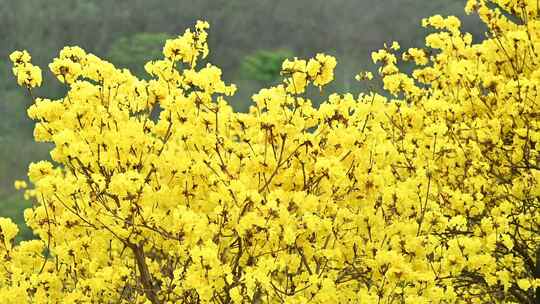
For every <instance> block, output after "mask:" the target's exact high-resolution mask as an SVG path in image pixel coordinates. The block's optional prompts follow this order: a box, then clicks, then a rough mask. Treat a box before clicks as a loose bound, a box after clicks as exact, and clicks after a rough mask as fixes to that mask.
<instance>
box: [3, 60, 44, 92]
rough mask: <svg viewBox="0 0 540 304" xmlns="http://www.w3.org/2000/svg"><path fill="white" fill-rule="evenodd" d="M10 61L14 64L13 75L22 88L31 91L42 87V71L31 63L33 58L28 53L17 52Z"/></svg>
mask: <svg viewBox="0 0 540 304" xmlns="http://www.w3.org/2000/svg"><path fill="white" fill-rule="evenodd" d="M9 59H10V60H11V62H12V63H13V74H14V75H15V77H16V78H17V83H18V84H19V85H20V86H24V87H26V88H28V89H31V88H35V87H39V86H40V85H41V81H42V78H41V69H40V68H39V67H38V66H35V65H33V64H32V63H30V60H31V56H30V54H28V52H27V51H15V52H13V53H11V55H10V56H9Z"/></svg>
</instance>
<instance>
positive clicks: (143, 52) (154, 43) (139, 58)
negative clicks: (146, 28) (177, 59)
mask: <svg viewBox="0 0 540 304" xmlns="http://www.w3.org/2000/svg"><path fill="white" fill-rule="evenodd" d="M169 38H172V37H171V36H170V35H168V34H165V33H136V34H134V35H131V36H128V37H121V38H119V39H117V40H116V41H114V42H113V44H112V45H111V47H110V49H109V52H108V53H107V58H108V59H109V60H110V61H111V63H113V64H114V65H115V66H117V67H121V68H127V69H129V70H130V71H131V72H133V73H134V74H135V75H136V76H138V77H142V78H147V77H148V75H146V72H145V70H144V64H145V63H146V62H148V61H150V60H156V59H159V58H161V57H162V56H163V55H162V53H161V48H159V46H160V45H164V43H165V41H166V40H167V39H169Z"/></svg>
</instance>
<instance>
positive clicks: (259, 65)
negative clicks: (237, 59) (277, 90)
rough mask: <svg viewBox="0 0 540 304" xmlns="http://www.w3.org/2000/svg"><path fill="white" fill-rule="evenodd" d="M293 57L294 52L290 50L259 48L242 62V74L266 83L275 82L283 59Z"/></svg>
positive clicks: (245, 77)
mask: <svg viewBox="0 0 540 304" xmlns="http://www.w3.org/2000/svg"><path fill="white" fill-rule="evenodd" d="M291 57H293V52H291V51H289V50H258V51H256V52H254V53H252V54H251V55H248V56H246V57H245V58H244V60H243V61H242V62H241V63H240V75H241V76H242V77H243V78H244V79H252V80H256V81H258V82H261V83H264V84H267V83H274V82H275V81H277V80H278V79H279V77H280V75H279V71H280V70H281V64H282V63H283V60H285V59H287V58H291Z"/></svg>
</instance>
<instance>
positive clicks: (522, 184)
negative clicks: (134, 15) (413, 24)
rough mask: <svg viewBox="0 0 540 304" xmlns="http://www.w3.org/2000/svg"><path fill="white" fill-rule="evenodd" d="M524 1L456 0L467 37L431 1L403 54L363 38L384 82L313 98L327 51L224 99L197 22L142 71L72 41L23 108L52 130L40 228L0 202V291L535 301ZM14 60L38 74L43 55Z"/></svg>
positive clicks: (190, 299) (532, 61) (532, 91)
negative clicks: (465, 15) (4, 214)
mask: <svg viewBox="0 0 540 304" xmlns="http://www.w3.org/2000/svg"><path fill="white" fill-rule="evenodd" d="M494 4H496V5H498V8H493V5H494ZM536 5H537V4H536V1H521V0H520V1H502V0H501V1H469V2H468V4H467V7H466V9H467V10H468V11H469V12H471V11H476V12H477V13H478V14H479V16H480V18H482V20H483V21H484V22H485V24H486V25H487V26H488V28H489V36H488V37H487V38H486V39H485V40H484V41H482V42H479V43H473V42H472V38H471V35H470V34H467V33H462V32H461V31H460V29H459V27H460V22H459V20H458V19H456V18H454V17H448V18H443V17H441V16H434V17H431V18H428V19H425V20H424V22H423V25H424V26H429V27H433V28H435V29H437V30H438V31H437V32H436V33H433V34H430V35H429V36H427V37H426V48H425V49H409V50H406V51H404V52H402V53H401V58H402V59H403V60H408V61H414V62H415V63H416V69H415V70H414V71H413V72H412V73H410V74H407V73H404V72H402V71H400V70H399V68H398V67H397V65H396V64H397V60H398V58H399V57H397V53H398V52H399V45H398V44H397V43H394V44H392V46H391V47H385V49H382V50H380V51H378V52H376V53H374V54H373V60H374V61H375V62H379V63H381V66H380V69H379V74H380V76H381V78H382V80H383V82H384V88H385V89H386V90H387V92H388V94H389V95H390V96H392V97H391V98H390V99H389V98H386V97H383V96H381V95H378V94H375V93H367V94H362V95H360V96H358V97H357V98H355V97H353V96H352V95H351V94H344V95H337V94H333V95H331V96H330V97H329V98H328V100H327V101H326V102H325V103H323V104H322V105H321V106H320V107H319V108H315V107H313V106H312V103H311V101H310V100H309V99H307V98H306V97H305V95H304V92H305V90H306V87H307V86H309V85H314V86H317V87H322V86H324V85H326V84H328V83H329V82H330V81H331V80H332V79H333V69H334V67H335V65H336V61H335V59H334V58H333V57H331V56H327V55H324V54H318V55H316V56H315V58H311V59H306V60H304V59H297V58H295V59H294V60H286V61H285V62H284V63H283V67H282V75H283V83H282V84H280V85H278V86H275V87H272V88H269V89H263V90H261V91H260V92H259V93H257V94H256V95H254V96H253V101H254V103H253V105H252V106H251V108H250V111H249V113H236V112H235V111H233V110H232V108H231V107H230V106H229V105H228V104H227V102H226V101H225V98H226V97H227V96H230V95H231V94H233V93H234V90H235V87H234V86H233V85H227V84H225V83H224V82H223V81H222V80H221V72H220V70H219V69H218V68H217V67H215V66H212V65H210V64H207V65H206V66H204V67H200V66H199V65H198V64H197V63H198V62H199V61H200V60H201V59H202V58H204V57H205V56H206V55H207V54H208V46H207V44H206V38H207V33H206V30H207V28H208V24H207V23H204V22H198V23H197V25H196V26H195V30H194V31H191V30H187V31H186V32H185V33H184V34H183V35H182V36H179V37H178V38H175V39H171V40H168V41H167V42H166V44H165V46H164V48H163V54H164V58H163V60H159V61H153V62H149V63H148V64H147V65H146V66H145V68H146V71H147V72H148V73H150V74H151V75H152V76H153V77H154V79H152V80H149V81H146V80H139V79H137V78H136V77H134V76H133V75H131V74H130V73H129V71H127V70H117V69H115V68H114V66H113V65H112V64H110V63H107V62H104V61H102V60H100V59H99V58H97V57H96V56H94V55H91V54H87V53H85V52H84V51H83V50H82V49H80V48H78V47H67V48H64V49H63V50H62V51H61V52H60V56H59V58H57V59H55V60H54V61H53V62H52V63H51V65H50V69H51V71H52V72H53V73H54V74H55V75H56V76H57V78H58V79H59V81H61V82H62V83H65V84H66V85H67V86H68V88H69V91H68V93H67V94H66V96H65V97H64V98H61V99H59V100H48V99H41V98H35V100H34V104H33V105H32V106H31V107H30V108H29V110H28V115H29V116H30V117H31V118H32V119H34V120H36V121H37V124H36V127H35V132H34V134H35V139H36V140H37V141H46V142H52V143H54V145H55V147H54V149H53V150H52V151H51V157H52V159H53V160H54V162H55V164H53V163H50V162H44V161H42V162H38V163H34V164H31V165H30V168H29V174H28V175H29V178H30V181H31V182H32V184H33V188H31V189H28V190H26V196H27V197H28V198H32V199H33V200H34V201H35V205H34V207H33V208H31V209H28V210H26V211H25V218H26V221H27V223H28V225H29V226H30V227H31V228H32V229H33V231H34V232H35V233H36V234H37V235H38V236H39V239H38V240H32V241H27V242H22V243H21V244H19V245H16V246H15V245H13V244H12V240H13V238H14V236H15V235H16V233H17V227H16V226H15V225H14V224H13V223H12V222H11V221H10V220H9V219H0V229H1V230H0V236H1V241H2V242H1V244H2V246H1V247H0V256H1V257H2V261H3V264H2V267H0V296H1V297H2V298H3V299H7V303H27V302H28V303H50V302H53V303H154V304H155V303H325V302H331V303H538V301H539V300H540V246H539V244H540V233H539V229H540V228H539V220H540V211H539V207H540V154H539V149H538V145H540V143H539V142H540V120H539V119H538V118H539V117H540V107H539V105H538V98H540V97H538V93H537V92H538V90H539V88H540V74H539V72H538V66H539V65H540V60H538V56H539V55H540V53H539V52H540V49H539V48H540V21H539V20H538V15H537V14H538V7H537V6H536ZM502 10H504V12H503V11H502ZM509 15H512V16H513V18H510V17H509ZM11 59H12V61H13V63H14V73H15V75H16V77H17V80H18V83H19V84H20V85H22V86H24V87H26V88H27V89H28V90H29V92H30V93H31V92H32V88H34V87H36V86H38V85H39V84H40V82H41V76H40V75H41V74H40V70H39V68H37V67H35V66H33V65H32V64H31V63H30V55H29V54H28V53H26V52H24V51H22V52H14V53H13V54H12V56H11ZM367 77H369V75H368V74H364V75H362V76H361V77H358V78H359V79H362V78H367ZM31 96H33V95H32V94H31ZM157 108H159V109H161V112H160V114H159V118H158V119H152V116H151V115H150V113H152V112H153V111H154V110H155V109H157ZM17 186H24V183H22V182H18V183H17Z"/></svg>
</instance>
